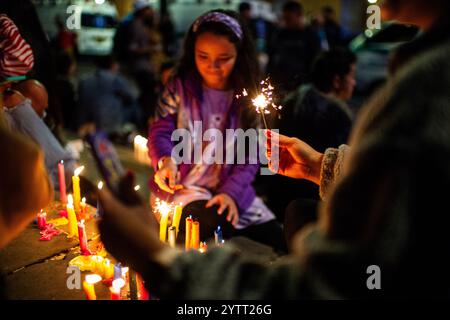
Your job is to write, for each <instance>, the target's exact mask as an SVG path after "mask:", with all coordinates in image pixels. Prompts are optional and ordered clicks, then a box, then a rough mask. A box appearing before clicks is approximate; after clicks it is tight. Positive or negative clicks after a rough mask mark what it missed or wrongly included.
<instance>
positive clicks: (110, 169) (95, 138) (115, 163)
mask: <svg viewBox="0 0 450 320" xmlns="http://www.w3.org/2000/svg"><path fill="white" fill-rule="evenodd" d="M87 141H88V143H89V145H90V146H91V150H92V154H93V155H94V158H95V160H96V162H97V166H98V168H99V170H100V173H101V174H102V176H103V179H104V180H105V183H106V185H107V186H108V188H109V189H110V190H111V191H112V192H113V193H114V194H115V195H116V196H119V183H120V180H121V179H122V178H123V177H124V175H125V170H124V168H123V166H122V164H121V162H120V159H119V156H118V155H117V152H116V149H115V148H114V145H113V144H112V143H111V141H110V140H109V139H108V136H107V134H106V133H104V132H101V131H97V132H95V133H91V134H89V135H88V136H87Z"/></svg>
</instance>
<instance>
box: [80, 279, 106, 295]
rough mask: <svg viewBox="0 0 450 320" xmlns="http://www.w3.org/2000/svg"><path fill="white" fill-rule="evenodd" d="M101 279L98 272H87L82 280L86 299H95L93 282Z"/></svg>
mask: <svg viewBox="0 0 450 320" xmlns="http://www.w3.org/2000/svg"><path fill="white" fill-rule="evenodd" d="M100 280H102V277H100V276H99V275H98V274H88V275H87V276H86V277H85V279H84V281H83V290H84V293H85V294H86V297H87V299H88V300H97V296H96V294H95V288H94V284H96V283H97V282H99V281H100Z"/></svg>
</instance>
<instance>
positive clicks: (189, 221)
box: [185, 218, 192, 250]
mask: <svg viewBox="0 0 450 320" xmlns="http://www.w3.org/2000/svg"><path fill="white" fill-rule="evenodd" d="M191 233H192V218H186V239H185V248H186V250H189V249H191Z"/></svg>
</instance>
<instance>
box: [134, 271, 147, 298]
mask: <svg viewBox="0 0 450 320" xmlns="http://www.w3.org/2000/svg"><path fill="white" fill-rule="evenodd" d="M136 285H137V290H138V299H139V300H148V299H149V296H150V295H149V293H148V291H147V289H146V288H145V284H144V281H143V280H142V277H141V275H140V274H139V273H136Z"/></svg>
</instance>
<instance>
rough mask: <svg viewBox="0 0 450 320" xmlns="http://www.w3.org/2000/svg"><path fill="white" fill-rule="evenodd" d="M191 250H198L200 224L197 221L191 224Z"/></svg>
mask: <svg viewBox="0 0 450 320" xmlns="http://www.w3.org/2000/svg"><path fill="white" fill-rule="evenodd" d="M191 248H192V249H196V250H197V249H198V248H200V223H199V222H198V221H194V222H193V223H192V234H191Z"/></svg>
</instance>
